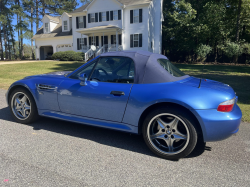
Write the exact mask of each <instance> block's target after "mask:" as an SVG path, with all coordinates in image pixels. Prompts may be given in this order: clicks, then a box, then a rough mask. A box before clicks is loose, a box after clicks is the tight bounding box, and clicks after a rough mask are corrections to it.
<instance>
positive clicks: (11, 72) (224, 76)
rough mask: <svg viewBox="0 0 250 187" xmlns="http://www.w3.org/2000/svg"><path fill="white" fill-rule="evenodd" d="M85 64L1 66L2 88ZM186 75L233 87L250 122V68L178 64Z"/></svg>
mask: <svg viewBox="0 0 250 187" xmlns="http://www.w3.org/2000/svg"><path fill="white" fill-rule="evenodd" d="M82 64H83V62H62V61H50V62H46V61H45V62H40V61H39V62H31V63H26V64H11V65H0V88H2V89H8V87H9V86H10V85H11V83H13V82H15V81H16V80H19V79H22V78H23V77H26V76H29V75H36V74H42V73H48V72H53V71H64V70H65V71H72V70H74V69H76V68H77V67H79V66H81V65H82ZM176 66H177V67H179V68H180V69H181V70H182V71H184V72H185V73H186V74H189V75H192V76H196V77H201V78H207V79H212V80H217V81H220V82H223V83H226V84H229V85H230V86H232V87H233V89H234V90H235V92H236V93H237V95H238V96H239V102H238V104H239V106H240V108H241V110H242V112H243V121H247V122H250V67H249V66H218V65H206V66H204V72H203V73H202V69H203V65H187V64H176Z"/></svg>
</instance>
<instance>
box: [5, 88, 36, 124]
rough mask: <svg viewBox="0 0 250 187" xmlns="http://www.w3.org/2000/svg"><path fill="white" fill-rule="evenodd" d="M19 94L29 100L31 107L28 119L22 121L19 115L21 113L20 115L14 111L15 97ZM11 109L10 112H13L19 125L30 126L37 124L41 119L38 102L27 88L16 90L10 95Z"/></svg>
mask: <svg viewBox="0 0 250 187" xmlns="http://www.w3.org/2000/svg"><path fill="white" fill-rule="evenodd" d="M17 94H24V95H25V96H26V97H27V98H28V103H29V106H30V110H28V116H27V118H23V119H22V118H21V117H20V115H19V114H21V113H18V112H16V111H15V109H13V102H14V98H13V97H16V95H17ZM9 108H10V111H11V115H12V116H13V118H14V119H15V121H17V122H18V123H22V124H29V123H33V122H35V121H36V120H38V119H39V115H38V111H37V106H36V102H35V100H34V98H33V96H32V95H31V93H30V92H29V91H28V90H27V89H25V88H16V89H14V90H13V91H12V92H11V93H10V96H9ZM17 113H18V114H17Z"/></svg>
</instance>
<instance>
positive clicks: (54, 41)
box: [35, 36, 73, 60]
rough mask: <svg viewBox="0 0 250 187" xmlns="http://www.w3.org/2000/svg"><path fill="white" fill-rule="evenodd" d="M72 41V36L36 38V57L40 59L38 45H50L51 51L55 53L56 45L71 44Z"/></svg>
mask: <svg viewBox="0 0 250 187" xmlns="http://www.w3.org/2000/svg"><path fill="white" fill-rule="evenodd" d="M72 43H73V40H72V36H61V37H54V38H43V39H36V40H35V46H36V58H37V59H39V60H40V47H42V46H52V47H53V53H55V52H57V46H58V45H72Z"/></svg>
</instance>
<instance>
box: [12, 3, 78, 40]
mask: <svg viewBox="0 0 250 187" xmlns="http://www.w3.org/2000/svg"><path fill="white" fill-rule="evenodd" d="M77 3H78V6H77V7H76V8H79V7H80V6H82V3H81V1H80V0H77ZM16 24H17V19H16V15H15V16H14V19H13V21H12V25H16ZM41 25H42V23H41V22H40V25H39V28H40V27H41ZM29 28H30V24H29ZM33 31H34V33H35V32H36V24H35V23H33ZM15 40H16V41H17V40H18V34H17V32H15ZM23 43H24V44H31V41H30V40H27V39H25V38H24V39H23ZM34 44H35V42H34Z"/></svg>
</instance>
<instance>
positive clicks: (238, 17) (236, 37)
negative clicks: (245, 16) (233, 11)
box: [235, 0, 242, 42]
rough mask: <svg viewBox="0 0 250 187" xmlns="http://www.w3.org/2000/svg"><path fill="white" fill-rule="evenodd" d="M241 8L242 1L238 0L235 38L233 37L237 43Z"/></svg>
mask: <svg viewBox="0 0 250 187" xmlns="http://www.w3.org/2000/svg"><path fill="white" fill-rule="evenodd" d="M241 6H242V0H239V4H238V14H237V23H236V36H235V41H236V42H238V41H239V37H240V14H241Z"/></svg>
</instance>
